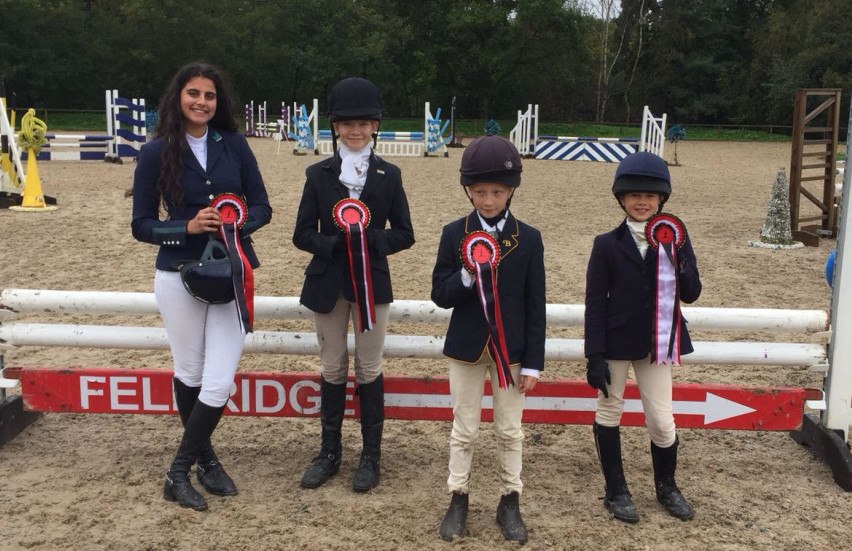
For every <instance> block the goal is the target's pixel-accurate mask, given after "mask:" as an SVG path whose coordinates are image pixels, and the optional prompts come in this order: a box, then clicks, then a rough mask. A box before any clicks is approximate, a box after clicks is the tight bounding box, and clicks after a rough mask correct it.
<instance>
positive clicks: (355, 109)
mask: <svg viewBox="0 0 852 551" xmlns="http://www.w3.org/2000/svg"><path fill="white" fill-rule="evenodd" d="M327 104H328V111H327V112H326V115H328V121H329V122H331V123H335V122H337V121H346V120H368V121H379V124H381V120H382V111H383V106H382V93H381V92H380V91H379V89H378V87H377V86H376V85H375V84H373V83H372V82H370V81H369V80H367V79H365V78H360V77H349V78H344V79H343V80H339V81H337V83H335V85H334V86H332V87H331V91H330V92H329V93H328V101H327ZM377 139H378V134H373V147H375V146H376V140H377ZM331 141H332V147H333V148H334V150H335V151H336V150H337V134H336V133H335V132H334V126H333V125H332V127H331Z"/></svg>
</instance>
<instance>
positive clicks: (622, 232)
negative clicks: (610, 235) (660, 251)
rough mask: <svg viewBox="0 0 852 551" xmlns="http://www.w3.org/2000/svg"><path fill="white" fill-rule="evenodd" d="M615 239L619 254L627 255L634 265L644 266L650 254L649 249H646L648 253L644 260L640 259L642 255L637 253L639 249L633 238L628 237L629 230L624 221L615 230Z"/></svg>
mask: <svg viewBox="0 0 852 551" xmlns="http://www.w3.org/2000/svg"><path fill="white" fill-rule="evenodd" d="M615 238H616V241H617V242H618V248H619V250H620V251H621V252H623V253H624V254H625V255H627V257H628V258H629V259H630V260H632V261H633V262H635V263H636V264H639V265H640V266H644V265H645V261H646V260H647V259H648V257H649V256H650V253H651V250H650V247H649V248H648V252H647V253H646V254H645V258H642V255H641V254H640V253H639V247H637V246H636V242H635V241H634V240H633V236H632V235H630V228H628V227H627V220H626V219H625V221H624V222H622V223H621V225H620V226H618V228H616V230H615Z"/></svg>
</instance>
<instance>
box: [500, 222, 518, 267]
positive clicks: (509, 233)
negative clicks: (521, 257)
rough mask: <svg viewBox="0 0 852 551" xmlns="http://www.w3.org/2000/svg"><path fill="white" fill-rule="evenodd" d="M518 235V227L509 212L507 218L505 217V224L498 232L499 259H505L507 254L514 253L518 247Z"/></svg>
mask: <svg viewBox="0 0 852 551" xmlns="http://www.w3.org/2000/svg"><path fill="white" fill-rule="evenodd" d="M519 233H520V225H519V224H518V221H517V220H516V219H515V217H514V215H512V211H509V216H507V217H506V223H505V225H504V226H503V229H502V230H501V231H500V235H499V239H498V241H499V242H500V258H505V257H506V255H507V254H509V253H510V252H512V251H514V250H515V249H516V248H517V246H518V234H519Z"/></svg>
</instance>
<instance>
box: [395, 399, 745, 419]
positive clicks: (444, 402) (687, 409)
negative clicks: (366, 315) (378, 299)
mask: <svg viewBox="0 0 852 551" xmlns="http://www.w3.org/2000/svg"><path fill="white" fill-rule="evenodd" d="M597 404H598V400H597V398H572V397H558V398H554V397H548V396H529V397H528V398H526V402H525V404H524V409H526V410H540V411H595V410H596V409H597ZM385 405H386V406H390V407H405V408H436V409H443V408H446V409H451V408H452V407H453V402H452V397H451V396H449V395H446V394H400V393H385ZM493 407H494V405H493V399H492V397H491V396H483V397H482V409H486V410H488V409H493ZM672 408H673V410H674V414H675V415H703V416H704V424H705V425H709V424H712V423H718V422H719V421H723V420H725V419H731V418H733V417H739V416H740V415H746V414H748V413H752V412H754V411H757V410H755V409H753V408H750V407H748V406H746V405H743V404H741V403H739V402H735V401H733V400H729V399H727V398H723V397H721V396H718V395H716V394H713V393H712V392H707V393H706V395H705V399H704V400H703V401H692V400H690V401H685V400H675V401H673V402H672ZM624 412H625V413H643V408H642V400H640V399H626V400H624Z"/></svg>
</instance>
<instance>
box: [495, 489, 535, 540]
mask: <svg viewBox="0 0 852 551" xmlns="http://www.w3.org/2000/svg"><path fill="white" fill-rule="evenodd" d="M519 500H520V494H519V493H518V492H512V493H510V494H506V495H504V496H502V497H500V504H499V505H497V524H499V525H500V531H501V532H503V537H504V538H506V539H507V540H509V541H517V542H519V543H526V542H527V537H528V534H527V526H526V525H525V524H524V519H523V518H521V506H520V503H519Z"/></svg>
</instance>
